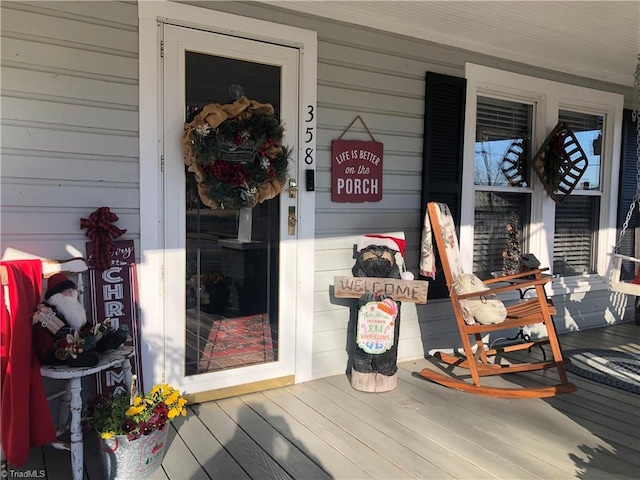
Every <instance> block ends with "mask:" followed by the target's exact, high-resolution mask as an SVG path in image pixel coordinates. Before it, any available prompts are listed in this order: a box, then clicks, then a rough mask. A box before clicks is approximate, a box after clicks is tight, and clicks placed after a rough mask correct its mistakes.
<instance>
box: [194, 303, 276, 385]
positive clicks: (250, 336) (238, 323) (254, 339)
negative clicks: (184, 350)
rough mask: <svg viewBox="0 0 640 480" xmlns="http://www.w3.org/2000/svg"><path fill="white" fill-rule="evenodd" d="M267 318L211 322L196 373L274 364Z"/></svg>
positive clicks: (255, 317)
mask: <svg viewBox="0 0 640 480" xmlns="http://www.w3.org/2000/svg"><path fill="white" fill-rule="evenodd" d="M274 360H275V358H274V354H273V340H272V338H271V325H270V324H269V316H268V315H262V314H258V315H249V316H247V317H236V318H223V319H219V320H214V321H213V325H212V326H211V331H210V332H209V338H208V340H207V344H206V345H205V347H204V350H203V352H202V356H201V357H200V362H199V366H198V371H199V373H204V372H212V371H216V370H225V369H227V368H238V367H245V366H248V365H255V364H258V363H265V362H273V361H274Z"/></svg>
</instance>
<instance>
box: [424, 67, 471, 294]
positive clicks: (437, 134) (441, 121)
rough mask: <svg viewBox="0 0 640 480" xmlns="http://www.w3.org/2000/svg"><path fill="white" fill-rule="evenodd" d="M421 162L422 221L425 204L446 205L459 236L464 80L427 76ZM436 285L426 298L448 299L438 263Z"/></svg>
mask: <svg viewBox="0 0 640 480" xmlns="http://www.w3.org/2000/svg"><path fill="white" fill-rule="evenodd" d="M425 85H426V91H425V113H424V148H423V161H422V212H421V213H422V217H421V219H422V220H423V219H424V215H425V214H426V208H427V203H428V202H441V203H446V204H447V205H448V206H449V209H450V210H451V214H452V215H453V218H454V220H455V223H456V229H457V232H458V237H459V234H460V199H461V195H462V158H463V147H464V144H463V140H464V109H465V100H466V88H467V87H466V85H467V80H466V79H464V78H459V77H451V76H449V75H442V74H439V73H432V72H427V76H426V82H425ZM437 269H438V270H437V273H436V279H435V281H431V282H430V284H429V295H428V296H429V298H446V297H448V296H449V293H448V292H447V287H446V284H445V281H444V275H443V274H442V267H441V266H440V262H439V260H438V261H437Z"/></svg>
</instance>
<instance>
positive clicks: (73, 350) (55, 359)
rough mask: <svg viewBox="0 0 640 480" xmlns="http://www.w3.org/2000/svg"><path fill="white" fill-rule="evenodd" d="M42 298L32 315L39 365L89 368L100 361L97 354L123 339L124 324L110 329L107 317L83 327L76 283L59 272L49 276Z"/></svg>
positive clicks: (124, 335) (83, 316) (84, 318)
mask: <svg viewBox="0 0 640 480" xmlns="http://www.w3.org/2000/svg"><path fill="white" fill-rule="evenodd" d="M44 300H45V303H43V304H40V305H38V308H37V310H36V312H35V313H34V314H33V340H34V346H35V349H36V352H37V354H38V358H39V359H40V362H41V363H43V364H56V363H66V364H67V365H69V366H78V367H92V366H94V365H96V364H97V363H98V362H99V361H100V357H99V355H98V354H99V353H102V352H104V351H106V350H108V349H111V348H117V347H119V346H120V345H122V344H123V343H124V342H125V341H126V340H127V337H128V329H127V328H126V326H124V327H121V328H119V329H118V330H114V329H113V328H112V327H111V325H110V320H109V319H107V320H105V322H103V323H102V324H100V325H96V326H95V327H93V328H91V327H88V326H87V312H86V310H85V308H84V305H82V303H80V301H79V292H78V289H77V288H76V284H75V283H74V282H72V281H71V280H69V278H68V277H67V276H66V275H65V274H63V273H57V274H55V275H53V276H52V277H50V278H49V280H48V282H47V290H46V292H45V296H44Z"/></svg>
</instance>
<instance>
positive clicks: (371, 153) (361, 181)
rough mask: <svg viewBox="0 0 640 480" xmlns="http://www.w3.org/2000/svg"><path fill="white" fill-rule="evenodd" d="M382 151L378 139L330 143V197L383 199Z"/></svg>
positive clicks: (338, 199)
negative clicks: (375, 140) (374, 140)
mask: <svg viewBox="0 0 640 480" xmlns="http://www.w3.org/2000/svg"><path fill="white" fill-rule="evenodd" d="M382 153H383V145H382V143H380V142H366V141H362V140H334V141H333V142H332V144H331V201H333V202H348V203H362V202H379V201H380V200H382Z"/></svg>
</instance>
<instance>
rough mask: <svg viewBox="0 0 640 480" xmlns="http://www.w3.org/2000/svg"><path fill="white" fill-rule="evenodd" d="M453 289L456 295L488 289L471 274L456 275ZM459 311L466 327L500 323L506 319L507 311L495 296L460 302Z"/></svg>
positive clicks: (466, 299)
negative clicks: (477, 324)
mask: <svg viewBox="0 0 640 480" xmlns="http://www.w3.org/2000/svg"><path fill="white" fill-rule="evenodd" d="M453 287H454V288H455V290H456V293H457V294H458V295H462V294H465V293H473V292H483V291H485V290H489V287H487V286H486V285H485V284H484V283H482V280H480V279H479V278H478V277H477V276H476V275H474V274H473V273H462V274H460V275H458V277H457V278H456V281H455V283H454V285H453ZM460 309H461V310H462V316H463V317H464V321H465V323H467V324H468V325H473V324H475V323H479V324H481V325H488V324H491V323H502V322H504V320H505V319H506V318H507V309H506V307H505V306H504V303H502V302H501V301H500V300H499V299H498V298H497V297H496V296H495V294H489V295H482V296H481V297H477V298H465V299H463V300H460Z"/></svg>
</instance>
